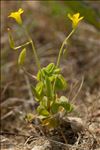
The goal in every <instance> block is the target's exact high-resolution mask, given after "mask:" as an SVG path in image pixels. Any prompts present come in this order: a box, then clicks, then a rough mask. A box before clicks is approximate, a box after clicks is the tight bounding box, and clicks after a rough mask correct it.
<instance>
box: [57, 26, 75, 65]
mask: <svg viewBox="0 0 100 150" xmlns="http://www.w3.org/2000/svg"><path fill="white" fill-rule="evenodd" d="M74 31H75V29H73V30H72V31H71V32H70V34H69V35H68V36H67V37H66V38H65V40H64V41H63V43H62V45H61V48H60V51H59V54H58V59H57V64H56V66H57V67H58V66H59V64H60V58H61V54H62V51H63V48H64V45H65V44H66V42H67V40H68V39H69V38H70V37H71V35H72V34H73V33H74Z"/></svg>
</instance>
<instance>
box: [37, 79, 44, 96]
mask: <svg viewBox="0 0 100 150" xmlns="http://www.w3.org/2000/svg"><path fill="white" fill-rule="evenodd" d="M36 91H37V92H38V94H39V95H41V94H42V92H43V82H42V81H40V82H38V83H37V85H36Z"/></svg>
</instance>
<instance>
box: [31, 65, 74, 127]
mask: <svg viewBox="0 0 100 150" xmlns="http://www.w3.org/2000/svg"><path fill="white" fill-rule="evenodd" d="M66 87H67V83H66V80H65V78H64V77H63V75H62V74H61V69H60V68H58V67H57V66H56V65H55V64H54V63H50V64H49V65H48V66H46V67H43V68H42V69H41V70H39V71H38V73H37V84H36V87H33V86H32V91H33V94H34V96H35V99H36V101H38V103H39V106H38V107H37V112H38V114H39V117H40V118H41V119H43V124H44V125H48V126H50V127H54V126H57V125H58V119H57V118H55V114H58V113H59V112H60V111H65V112H66V113H69V112H71V111H72V110H73V107H72V106H71V104H70V103H69V102H68V99H67V98H66V97H64V96H61V97H60V98H58V96H57V92H58V91H62V90H65V89H66Z"/></svg>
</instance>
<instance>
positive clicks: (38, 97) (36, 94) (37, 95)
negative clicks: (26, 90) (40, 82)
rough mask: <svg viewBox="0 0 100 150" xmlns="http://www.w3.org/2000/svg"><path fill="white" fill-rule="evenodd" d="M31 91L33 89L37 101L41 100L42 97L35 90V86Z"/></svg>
mask: <svg viewBox="0 0 100 150" xmlns="http://www.w3.org/2000/svg"><path fill="white" fill-rule="evenodd" d="M31 89H32V93H33V95H34V96H35V97H36V98H37V99H36V100H39V99H40V95H39V94H38V92H37V91H36V89H35V87H34V86H33V85H32V86H31Z"/></svg>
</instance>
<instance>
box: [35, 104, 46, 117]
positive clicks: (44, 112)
mask: <svg viewBox="0 0 100 150" xmlns="http://www.w3.org/2000/svg"><path fill="white" fill-rule="evenodd" d="M37 112H38V113H39V115H42V116H49V112H48V111H47V110H46V108H44V107H43V106H41V105H40V106H38V107H37Z"/></svg>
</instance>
